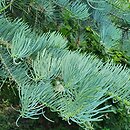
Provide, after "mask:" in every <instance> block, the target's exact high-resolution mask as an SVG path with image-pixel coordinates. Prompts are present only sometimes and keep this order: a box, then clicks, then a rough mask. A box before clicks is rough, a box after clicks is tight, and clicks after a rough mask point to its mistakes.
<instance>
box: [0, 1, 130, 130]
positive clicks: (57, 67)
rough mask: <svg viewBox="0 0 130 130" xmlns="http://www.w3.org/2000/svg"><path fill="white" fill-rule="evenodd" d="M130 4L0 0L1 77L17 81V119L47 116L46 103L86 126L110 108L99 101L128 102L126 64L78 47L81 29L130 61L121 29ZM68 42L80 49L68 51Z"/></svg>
mask: <svg viewBox="0 0 130 130" xmlns="http://www.w3.org/2000/svg"><path fill="white" fill-rule="evenodd" d="M122 4H123V7H121V6H122ZM129 9H130V6H129V3H128V2H127V1H126V2H122V1H118V0H114V1H112V0H99V1H97V0H95V1H93V0H82V1H81V2H79V1H78V0H76V1H73V0H44V1H41V0H27V1H20V0H18V1H15V0H11V1H10V2H9V1H6V0H2V1H1V2H0V13H1V16H0V66H1V68H0V77H1V79H2V81H3V80H4V79H5V80H6V79H7V78H11V79H12V80H13V81H14V82H15V83H16V84H17V86H16V87H17V89H18V92H19V99H20V107H21V109H20V110H19V112H20V116H19V118H18V120H19V119H20V117H22V118H31V119H38V117H39V115H43V116H44V117H45V118H46V119H48V118H47V117H46V116H45V115H44V113H45V112H44V108H46V107H48V108H50V109H51V111H53V112H57V113H58V114H59V116H61V117H62V118H63V120H65V121H68V123H70V122H71V121H73V122H75V123H77V124H78V125H79V126H81V127H82V128H83V129H90V128H91V127H90V124H91V123H92V122H93V121H101V120H102V116H103V114H104V113H107V112H113V110H111V109H110V107H111V105H105V106H102V104H105V102H107V101H109V100H110V99H111V98H115V97H119V98H120V99H121V101H124V100H127V101H130V79H129V74H130V71H129V68H127V67H126V66H123V65H121V64H115V63H114V62H113V60H110V59H109V60H107V61H105V62H104V61H103V60H101V59H99V58H98V57H97V56H95V55H94V54H90V53H89V54H86V53H84V54H82V53H80V52H81V51H80V49H79V47H80V44H82V43H84V42H86V38H85V34H84V32H85V31H84V30H85V28H86V30H87V31H88V32H90V33H92V34H93V35H94V36H93V37H94V38H95V39H96V40H97V41H96V44H100V45H101V46H103V47H104V51H105V52H106V53H108V52H110V51H111V50H112V49H115V47H116V48H118V50H120V51H122V52H124V53H126V55H127V56H128V62H129V53H128V49H129V47H128V46H129V38H128V37H125V36H126V34H124V29H125V31H126V28H127V33H128V34H127V35H129V33H130V32H129V27H128V25H130V12H129ZM21 11H22V12H21ZM31 16H33V17H32V18H31ZM32 19H33V22H32V21H31V20H32ZM66 24H68V25H67V26H66ZM72 24H74V25H76V27H74V25H72ZM71 25H72V27H71ZM87 27H88V28H87ZM89 27H90V28H91V29H89ZM73 28H74V29H75V30H74V31H73ZM90 36H92V35H90ZM93 37H92V38H93ZM124 37H125V38H124ZM122 38H123V39H122ZM90 39H91V38H90ZM90 39H89V41H90ZM71 42H74V43H75V44H77V46H78V49H79V50H76V51H71V50H68V46H69V44H70V43H71ZM92 44H93V43H92ZM126 44H127V45H126ZM125 49H127V50H125ZM18 120H17V122H16V123H18ZM48 120H49V121H51V120H50V119H48ZM52 122H53V121H52Z"/></svg>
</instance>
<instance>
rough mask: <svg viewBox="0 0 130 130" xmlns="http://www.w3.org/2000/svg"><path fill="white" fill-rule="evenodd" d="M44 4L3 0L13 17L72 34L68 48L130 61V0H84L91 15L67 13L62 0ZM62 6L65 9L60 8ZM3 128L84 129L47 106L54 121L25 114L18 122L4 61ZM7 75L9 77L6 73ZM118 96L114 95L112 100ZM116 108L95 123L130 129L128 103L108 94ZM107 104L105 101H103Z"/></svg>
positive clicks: (2, 9) (0, 81)
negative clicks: (29, 116)
mask: <svg viewBox="0 0 130 130" xmlns="http://www.w3.org/2000/svg"><path fill="white" fill-rule="evenodd" d="M49 1H50V4H46V3H47V2H46V0H44V1H43V0H5V1H4V0H3V4H2V5H0V13H2V14H4V15H5V16H6V17H10V19H12V20H13V19H18V18H20V19H22V20H23V21H24V22H26V23H27V24H28V25H29V26H30V27H31V28H32V29H33V30H35V31H36V32H37V33H41V32H48V31H51V32H52V31H55V30H57V31H59V32H61V33H62V34H63V36H65V37H67V39H68V41H69V42H68V49H70V50H80V51H81V53H92V54H94V55H96V56H97V57H98V58H100V59H102V60H103V61H104V62H105V61H108V60H113V61H114V62H115V63H117V64H119V63H120V64H122V65H124V66H127V67H130V2H129V1H127V0H99V1H96V0H95V1H92V0H82V2H84V3H86V4H87V5H88V7H89V10H88V12H89V13H90V16H89V17H88V18H87V20H83V21H81V20H79V19H75V18H73V17H70V16H69V12H68V10H66V11H63V10H62V8H63V7H62V6H61V7H58V6H56V4H53V5H52V4H51V0H49ZM61 11H62V13H61ZM0 67H1V69H0V90H1V91H0V130H23V129H26V130H30V129H32V130H33V129H34V130H44V129H45V130H47V129H48V130H72V129H75V130H81V128H79V127H78V126H77V125H76V124H74V123H72V124H71V125H68V124H67V123H66V122H64V121H62V120H61V119H60V117H58V115H57V114H55V113H52V112H50V111H49V110H48V113H49V115H50V117H49V118H51V119H52V120H53V119H54V120H55V123H54V124H53V123H50V122H48V121H47V120H45V119H43V118H42V117H41V118H40V119H39V120H26V119H22V120H21V121H20V122H19V125H20V127H19V128H17V127H16V126H15V121H16V119H17V116H18V114H17V112H16V111H15V110H14V109H13V108H12V107H11V105H12V106H14V107H15V109H17V108H18V107H19V106H18V102H19V97H18V92H17V89H16V88H17V86H16V85H15V83H14V82H13V81H12V80H11V79H9V78H8V76H7V74H6V72H5V71H2V67H3V65H2V64H1V63H0ZM3 75H5V77H3ZM114 100H116V101H114ZM106 104H112V107H111V109H112V110H114V113H108V114H105V115H104V117H103V118H104V120H103V121H101V122H95V123H93V128H94V129H95V130H130V103H129V102H128V101H123V102H122V101H121V100H120V99H118V97H117V98H116V99H113V100H109V101H107V102H106ZM102 105H104V104H102Z"/></svg>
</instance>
